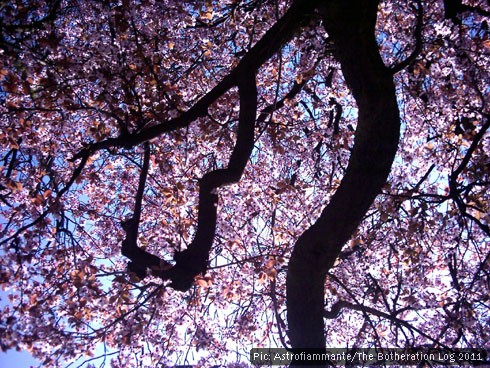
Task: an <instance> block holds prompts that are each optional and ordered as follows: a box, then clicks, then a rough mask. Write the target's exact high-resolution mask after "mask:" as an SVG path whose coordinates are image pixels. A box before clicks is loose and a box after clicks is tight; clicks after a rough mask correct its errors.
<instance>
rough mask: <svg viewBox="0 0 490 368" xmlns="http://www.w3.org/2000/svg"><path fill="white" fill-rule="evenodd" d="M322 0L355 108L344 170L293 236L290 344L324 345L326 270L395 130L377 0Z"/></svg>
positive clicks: (394, 142)
mask: <svg viewBox="0 0 490 368" xmlns="http://www.w3.org/2000/svg"><path fill="white" fill-rule="evenodd" d="M325 3H326V6H325V7H324V8H323V9H321V11H322V12H323V14H322V15H323V19H324V24H325V28H326V30H327V32H328V33H329V35H330V36H331V38H332V39H333V41H334V45H335V50H336V51H335V52H336V57H337V60H338V61H339V62H340V64H341V68H342V72H343V74H344V78H345V80H346V82H347V84H348V86H349V88H350V89H351V92H352V94H353V96H354V98H355V100H356V102H357V107H358V110H359V116H358V125H357V130H356V133H355V140H354V147H353V150H352V154H351V157H350V161H349V165H348V167H347V170H346V174H345V176H344V178H343V179H342V182H341V184H340V186H339V188H338V190H337V191H336V193H335V194H334V196H333V197H332V199H331V201H330V203H329V204H328V205H327V206H326V207H325V209H324V210H323V212H322V214H321V216H320V217H319V219H318V220H317V221H316V223H315V224H313V225H312V226H311V227H310V228H309V229H308V230H306V231H305V232H304V233H303V234H302V235H301V237H300V238H299V239H298V241H297V242H296V244H295V246H294V250H293V254H292V257H291V260H290V262H289V268H288V275H287V308H288V325H289V337H290V340H291V344H292V347H293V348H324V347H325V335H324V331H325V328H324V321H323V314H324V286H325V276H326V274H327V272H328V271H329V270H330V268H331V267H332V266H333V264H334V262H335V260H336V258H337V256H338V255H339V253H340V251H341V249H342V246H343V245H344V244H345V242H346V241H347V240H348V239H349V238H350V237H351V236H352V234H353V232H354V231H355V229H356V228H357V226H358V225H359V223H360V222H361V220H362V218H363V217H364V215H365V214H366V212H367V210H368V209H369V207H370V206H371V204H372V202H373V201H374V199H375V197H376V196H377V195H378V194H379V193H380V191H381V188H382V187H383V185H384V183H385V182H386V179H387V177H388V174H389V172H390V169H391V164H392V162H393V159H394V157H395V154H396V150H397V146H398V140H399V130H400V117H399V111H398V105H397V101H396V96H395V86H394V83H393V76H392V73H391V72H390V71H389V70H388V68H387V67H386V66H385V65H384V63H383V61H382V59H381V57H380V55H379V52H378V46H377V43H376V39H375V33H374V30H375V24H376V15H377V9H378V2H377V1H372V0H370V1H361V0H350V1H346V0H337V1H326V2H325ZM292 366H294V362H293V364H292Z"/></svg>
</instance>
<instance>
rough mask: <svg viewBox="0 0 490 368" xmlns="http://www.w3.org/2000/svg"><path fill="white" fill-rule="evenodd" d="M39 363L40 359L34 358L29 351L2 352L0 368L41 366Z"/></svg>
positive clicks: (0, 353)
mask: <svg viewBox="0 0 490 368" xmlns="http://www.w3.org/2000/svg"><path fill="white" fill-rule="evenodd" d="M39 364H40V362H39V360H36V359H34V358H33V357H32V356H31V354H29V353H28V352H20V353H19V352H17V351H15V350H9V351H8V352H6V353H2V352H0V368H30V367H39Z"/></svg>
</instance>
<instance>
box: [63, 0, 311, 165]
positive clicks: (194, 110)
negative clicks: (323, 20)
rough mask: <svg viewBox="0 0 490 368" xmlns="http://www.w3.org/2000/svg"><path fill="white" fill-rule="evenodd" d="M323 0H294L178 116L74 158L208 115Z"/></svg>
mask: <svg viewBox="0 0 490 368" xmlns="http://www.w3.org/2000/svg"><path fill="white" fill-rule="evenodd" d="M320 2H321V1H320V0H315V1H307V2H306V1H299V0H297V1H295V2H294V3H293V5H291V7H290V8H289V10H288V11H287V12H286V14H284V16H283V17H282V18H281V19H280V20H279V21H278V22H277V23H275V24H274V25H273V26H272V27H271V29H270V30H269V31H267V33H266V34H265V35H264V36H263V37H262V38H261V39H260V40H259V41H258V42H257V43H256V44H255V45H254V46H253V47H252V49H251V50H250V51H249V52H248V53H247V54H246V55H245V56H244V57H243V58H242V60H241V61H240V62H239V64H238V65H237V66H236V67H235V69H233V70H232V71H231V72H230V73H229V74H228V75H226V76H225V77H224V78H223V79H222V80H221V81H220V82H219V83H218V84H217V85H216V86H215V87H214V88H213V89H212V90H211V91H209V92H208V93H207V94H206V95H204V96H203V97H202V98H201V99H200V100H199V101H197V102H196V103H195V104H194V105H193V106H192V107H191V108H190V109H189V110H187V111H185V112H184V113H182V114H181V115H180V116H179V117H177V118H175V119H171V120H166V121H162V122H160V123H159V124H156V125H153V126H151V127H149V128H147V129H144V130H142V131H140V132H137V133H134V134H131V135H124V136H119V137H116V138H108V139H106V140H103V141H100V142H95V143H92V144H90V145H89V146H88V147H85V148H84V149H82V150H81V151H80V152H78V153H76V154H75V155H74V156H73V158H72V159H71V161H74V160H76V159H78V158H80V157H81V156H83V155H84V154H85V153H86V152H88V153H89V154H93V153H94V152H96V151H99V150H103V149H107V148H111V147H125V148H131V147H134V146H136V145H138V144H141V143H143V142H146V141H148V140H151V139H153V138H156V137H158V136H160V135H162V134H164V133H167V132H171V131H173V130H176V129H180V128H184V127H186V126H187V125H189V124H190V123H191V122H192V121H194V120H196V119H197V118H199V117H202V116H206V115H207V112H208V108H209V106H210V105H211V104H212V103H214V102H215V101H216V100H217V99H218V98H219V97H221V96H222V95H223V94H224V93H225V92H227V91H228V90H229V89H231V88H232V87H235V86H236V85H237V83H238V81H239V80H240V78H241V76H242V75H247V74H248V72H249V71H253V72H256V71H257V70H258V69H259V68H260V67H261V66H262V64H264V63H265V62H266V61H267V60H268V59H269V58H270V57H272V56H273V55H274V54H275V53H277V51H278V50H279V49H280V48H281V47H282V46H283V45H284V44H285V43H286V42H288V41H289V40H290V39H291V38H292V37H293V36H294V35H295V33H296V32H297V30H298V29H299V28H300V27H301V26H302V25H303V22H304V21H305V20H308V19H310V18H311V14H313V10H314V8H315V6H316V5H317V3H320Z"/></svg>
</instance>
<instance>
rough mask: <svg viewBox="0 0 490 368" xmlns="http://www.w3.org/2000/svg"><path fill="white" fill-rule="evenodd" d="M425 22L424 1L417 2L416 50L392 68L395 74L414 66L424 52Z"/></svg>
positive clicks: (418, 0)
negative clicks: (411, 65) (423, 30)
mask: <svg viewBox="0 0 490 368" xmlns="http://www.w3.org/2000/svg"><path fill="white" fill-rule="evenodd" d="M423 21H424V7H423V6H422V1H421V0H417V24H416V25H415V35H414V37H415V48H414V49H413V51H412V53H411V54H410V56H408V57H407V58H406V59H405V60H403V61H402V62H400V63H399V64H396V65H394V66H393V67H392V68H391V72H392V73H393V74H396V73H398V72H399V71H401V70H403V69H405V68H406V67H407V66H409V65H410V64H412V63H413V62H414V61H415V59H416V58H417V56H419V54H420V52H421V51H422V27H423Z"/></svg>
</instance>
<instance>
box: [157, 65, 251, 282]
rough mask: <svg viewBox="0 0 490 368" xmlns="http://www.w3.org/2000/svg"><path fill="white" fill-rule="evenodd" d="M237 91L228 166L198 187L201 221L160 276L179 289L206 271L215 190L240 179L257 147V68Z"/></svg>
mask: <svg viewBox="0 0 490 368" xmlns="http://www.w3.org/2000/svg"><path fill="white" fill-rule="evenodd" d="M238 93H239V95H240V113H239V118H238V133H237V140H236V143H235V147H234V148H233V152H232V153H231V156H230V160H229V163H228V167H227V168H226V169H218V170H214V171H211V172H209V173H207V174H205V175H204V176H203V177H202V179H201V182H200V188H199V213H198V224H197V231H196V235H195V237H194V240H193V241H192V243H191V244H190V245H189V247H188V248H187V249H186V250H184V251H183V252H180V253H176V254H175V257H174V258H175V261H176V264H175V266H174V267H173V268H171V269H170V270H168V271H163V273H162V275H161V276H162V277H163V278H168V279H171V280H172V284H171V286H172V287H173V288H174V289H176V290H181V291H185V290H188V289H189V288H190V287H191V286H192V284H193V282H194V277H195V276H196V275H198V274H199V273H202V272H205V271H206V269H207V265H208V260H209V252H210V250H211V246H212V244H213V239H214V235H215V231H216V220H217V210H218V194H217V192H216V189H217V188H219V187H222V186H224V185H229V184H232V183H236V182H238V181H239V180H240V178H241V177H242V174H243V171H244V170H245V167H246V165H247V162H248V160H249V158H250V155H251V153H252V150H253V147H254V130H255V118H256V113H257V86H256V84H255V73H254V71H249V72H248V73H244V74H243V75H242V76H241V77H240V79H239V81H238Z"/></svg>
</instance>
